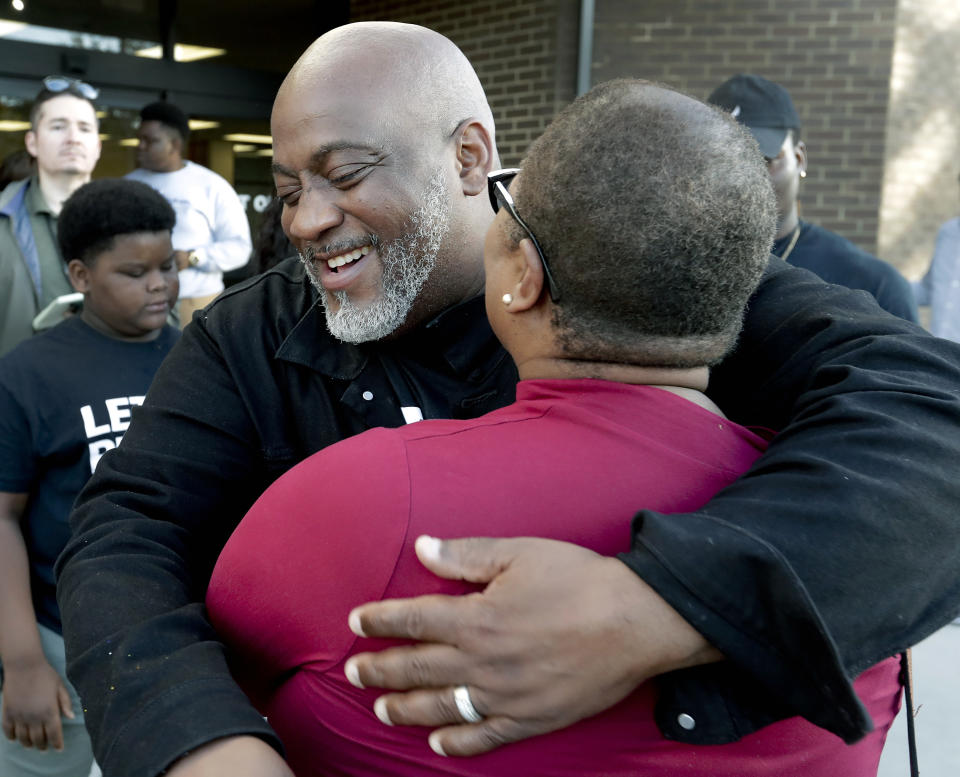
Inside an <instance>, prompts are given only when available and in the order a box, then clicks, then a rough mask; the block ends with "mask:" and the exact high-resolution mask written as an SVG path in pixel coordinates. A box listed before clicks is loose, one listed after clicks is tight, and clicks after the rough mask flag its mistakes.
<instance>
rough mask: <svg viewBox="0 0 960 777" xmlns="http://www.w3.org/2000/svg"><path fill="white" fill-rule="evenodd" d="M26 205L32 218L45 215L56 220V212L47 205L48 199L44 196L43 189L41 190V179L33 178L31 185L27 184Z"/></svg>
mask: <svg viewBox="0 0 960 777" xmlns="http://www.w3.org/2000/svg"><path fill="white" fill-rule="evenodd" d="M24 204H25V205H26V206H27V212H28V213H29V214H30V215H31V216H33V215H36V214H38V213H45V214H46V215H48V216H53V217H54V218H56V216H55V215H54V212H53V211H52V210H51V209H50V206H49V205H48V204H47V199H46V197H44V196H43V189H41V188H40V179H39V178H38V177H37V176H36V175H34V176H32V177H31V178H30V183H28V184H27V191H26V193H25V199H24Z"/></svg>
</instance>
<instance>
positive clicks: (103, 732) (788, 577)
mask: <svg viewBox="0 0 960 777" xmlns="http://www.w3.org/2000/svg"><path fill="white" fill-rule="evenodd" d="M482 305H483V301H482V300H481V299H475V300H471V301H468V302H466V303H464V304H462V305H459V306H456V307H454V308H452V309H450V310H448V311H446V312H444V313H443V314H441V315H440V316H438V317H437V318H436V319H434V320H433V321H431V322H429V323H427V324H425V325H423V326H420V327H418V328H416V329H415V330H414V331H411V332H410V333H408V334H406V335H404V336H402V337H398V338H395V339H393V340H385V341H381V342H377V343H369V344H364V345H360V346H355V345H347V344H344V343H340V342H338V341H336V340H335V339H334V338H332V337H331V336H330V335H329V333H328V332H327V330H326V326H325V322H324V317H323V312H322V310H321V309H320V308H319V307H318V303H317V296H316V293H315V292H314V290H313V289H312V288H311V287H310V285H309V283H308V282H307V281H306V280H305V278H304V275H303V272H302V269H301V268H300V267H299V265H298V264H295V263H293V262H287V263H285V264H283V265H280V266H279V267H278V268H275V269H274V270H272V271H271V272H269V273H267V274H265V275H263V276H259V277H257V278H254V279H251V280H250V281H248V282H246V283H244V284H241V285H240V286H238V287H234V288H232V289H230V290H228V291H227V292H226V293H225V294H224V295H223V296H222V297H220V298H219V299H218V300H217V301H216V302H215V303H213V304H212V305H211V306H210V307H209V308H208V309H207V310H206V311H205V312H203V313H201V314H199V316H198V317H197V318H195V319H194V322H193V323H192V324H191V325H190V326H188V327H187V328H186V330H185V331H184V334H183V336H182V338H181V340H180V342H179V343H178V344H177V346H176V347H175V348H174V349H173V351H172V352H171V354H170V357H169V358H168V359H167V361H166V362H165V363H164V365H163V366H162V367H161V369H160V371H159V373H158V374H157V377H156V380H155V382H154V384H153V386H152V387H151V389H150V391H149V393H148V395H147V398H146V401H145V403H144V406H143V407H142V408H139V409H138V412H137V413H136V414H135V415H134V418H133V422H132V424H131V426H130V428H129V430H128V431H127V433H126V434H125V436H124V440H123V444H122V445H121V446H120V447H119V448H118V449H117V450H116V451H112V452H110V453H108V454H107V455H106V456H105V457H104V459H103V460H102V461H101V462H100V465H99V466H98V468H97V472H96V474H95V475H94V477H93V478H92V479H91V481H90V483H89V485H88V486H87V488H86V489H85V490H84V492H83V493H82V494H81V496H80V498H79V500H78V503H77V508H76V510H75V512H74V515H73V517H72V522H73V525H74V537H73V539H72V541H71V543H70V545H68V547H67V549H66V550H65V551H64V554H63V556H62V557H61V559H60V561H59V562H58V570H59V572H60V581H59V600H60V605H61V609H62V612H63V626H64V637H65V639H66V643H67V654H68V658H69V670H70V676H71V679H72V680H73V681H74V683H75V684H76V685H77V687H78V688H79V690H80V693H81V696H82V697H83V699H84V705H85V708H86V721H87V726H88V727H89V729H90V731H91V733H92V736H93V740H94V743H95V752H96V756H97V759H98V761H100V762H101V764H103V765H104V767H105V772H106V773H111V772H115V773H122V774H124V775H129V777H154V775H156V774H158V773H159V772H160V771H161V770H162V769H163V768H165V767H166V766H167V765H168V764H169V763H171V762H172V761H173V760H175V759H176V758H177V757H179V756H180V755H182V754H183V753H184V752H185V751H187V750H189V749H191V748H194V747H196V746H198V745H200V744H202V743H204V742H207V741H210V740H212V739H215V738H218V737H223V736H228V735H233V734H241V733H248V734H255V735H258V736H262V737H264V738H267V739H269V740H271V741H274V742H276V740H275V738H274V735H273V733H272V732H271V731H270V729H269V727H268V726H267V725H266V723H265V722H264V721H263V719H262V718H261V717H260V716H259V715H258V714H257V712H256V710H254V709H253V708H252V707H251V706H250V704H249V702H248V701H247V700H246V697H245V696H244V695H243V693H242V692H241V691H240V690H239V688H238V687H237V686H236V684H235V683H234V682H233V680H232V678H231V676H230V673H229V670H228V668H227V665H226V661H225V659H224V656H223V648H222V647H221V645H220V644H219V643H218V642H217V638H216V634H215V633H214V632H213V630H212V628H211V627H210V625H209V623H208V621H207V619H206V617H205V614H204V609H203V605H202V602H203V597H204V593H205V587H206V583H207V580H208V579H209V574H210V571H211V569H212V566H213V564H214V563H215V561H216V558H217V555H218V553H219V551H220V548H221V547H222V546H223V543H224V542H225V541H226V539H227V537H228V536H229V534H230V532H231V531H232V530H233V528H234V526H235V525H236V524H237V522H238V521H239V520H240V518H241V517H242V516H243V515H244V513H245V512H246V510H247V509H248V508H249V507H250V505H251V504H252V502H253V501H254V500H255V499H256V498H257V497H258V496H259V494H260V493H261V492H262V491H263V490H264V488H265V487H266V486H267V485H268V484H269V483H271V482H272V481H273V480H274V479H276V477H278V476H279V475H280V474H282V473H283V472H284V471H286V470H287V469H289V468H290V467H291V466H292V465H294V464H295V463H297V462H298V461H300V460H302V459H304V458H305V457H307V456H309V455H310V454H311V453H314V452H315V451H317V450H320V449H321V448H324V447H326V446H327V445H330V444H332V443H334V442H336V441H338V440H340V439H343V438H344V437H347V436H350V435H353V434H357V433H358V432H361V431H363V430H365V429H368V428H370V427H372V426H376V425H387V426H397V425H400V424H402V423H403V422H404V420H405V418H404V411H403V409H402V408H404V407H407V408H410V407H416V408H418V409H419V412H420V413H421V414H422V415H423V416H424V417H425V418H437V417H443V418H449V417H471V416H478V415H481V414H483V413H485V412H487V411H488V410H491V409H493V408H496V407H500V406H503V405H505V404H508V403H509V402H511V401H512V400H513V398H514V391H515V381H516V371H515V368H514V366H513V363H512V361H511V360H510V359H509V357H508V356H507V355H506V354H505V352H504V351H503V349H502V348H501V347H500V345H499V344H498V343H497V341H496V339H495V338H494V337H493V335H492V332H491V331H490V328H489V325H488V324H487V322H486V320H485V317H484V315H483V307H482ZM880 334H882V335H886V336H883V337H878V336H875V335H880ZM958 387H960V346H957V345H955V344H952V343H947V342H945V341H938V340H935V339H932V338H930V337H928V336H926V335H925V334H924V333H923V332H922V331H921V330H920V329H919V328H918V327H915V326H913V325H912V324H909V323H907V322H903V321H899V320H897V319H894V318H893V317H891V316H888V315H886V314H884V313H882V311H880V310H879V308H878V307H877V306H876V304H875V302H874V301H873V300H872V299H870V298H869V296H868V295H867V294H865V293H853V292H849V291H848V290H846V289H840V288H839V287H832V286H828V285H825V284H823V283H821V282H820V281H819V280H818V279H816V278H815V277H814V276H813V275H812V274H810V273H807V272H806V271H803V270H798V269H794V268H788V267H787V265H785V264H784V263H782V262H779V261H775V262H772V264H771V269H770V271H768V273H767V276H766V277H765V279H764V281H763V283H762V284H761V287H760V289H759V290H758V292H757V294H756V295H755V296H754V298H753V300H752V301H751V312H750V315H749V316H748V318H747V322H746V326H745V329H744V333H743V335H742V338H741V345H740V347H739V348H738V350H737V352H736V353H735V354H734V355H733V356H731V357H729V358H728V359H727V360H726V361H725V362H724V364H723V365H722V366H721V367H719V368H717V369H716V370H715V371H714V373H713V377H712V379H711V387H710V391H711V394H712V396H713V397H714V399H715V400H716V401H717V402H718V404H719V405H720V406H721V407H723V408H724V410H725V411H726V412H727V414H728V415H729V416H730V417H731V418H733V419H734V420H736V421H738V422H741V423H747V424H756V425H763V426H767V427H770V428H775V429H779V428H784V427H786V428H785V430H784V431H783V432H782V433H781V434H780V435H779V436H778V437H777V439H775V440H774V441H773V443H772V444H771V446H770V449H769V450H768V452H767V453H766V454H765V455H764V456H763V457H762V458H761V459H760V460H759V461H758V462H757V463H756V465H755V466H754V467H753V468H752V469H751V471H750V472H749V473H747V475H745V476H744V477H743V478H741V479H740V480H739V481H737V482H736V483H734V484H733V485H732V486H730V487H729V488H727V489H725V490H724V491H723V492H721V494H720V495H718V496H717V497H716V498H714V499H713V500H712V501H711V502H710V503H709V504H708V505H707V506H706V507H705V508H704V509H702V510H700V511H698V512H696V513H690V514H684V515H674V516H662V515H658V514H655V513H649V512H641V513H640V514H638V516H637V518H636V519H635V521H634V527H633V528H634V543H633V548H632V549H631V551H630V552H628V553H625V554H622V555H621V558H622V559H623V561H624V562H625V563H627V564H628V565H629V566H630V567H631V568H632V569H634V570H635V571H637V572H638V573H639V574H640V575H641V576H642V577H643V578H644V579H645V580H646V581H647V582H648V583H649V584H650V585H652V586H653V587H654V588H655V589H656V590H657V591H658V592H659V593H660V594H661V595H662V596H663V597H664V598H665V599H666V600H667V601H668V602H669V603H670V604H671V605H672V606H673V607H674V608H675V609H677V610H678V611H679V612H680V613H681V614H682V615H683V616H684V617H685V618H686V619H687V620H688V622H690V623H691V624H692V625H693V626H694V627H695V628H697V629H698V630H699V631H700V632H701V633H702V634H704V636H705V637H706V638H707V639H708V640H709V641H710V642H711V643H712V644H714V645H715V646H717V647H718V648H719V649H720V650H721V652H723V653H724V655H725V656H726V658H727V661H725V662H722V663H719V664H715V665H709V666H704V667H697V668H694V669H689V670H684V671H680V672H674V673H671V674H668V675H664V676H662V677H660V678H658V680H657V682H658V684H659V690H660V703H659V705H658V709H657V713H656V714H657V720H658V723H659V725H660V727H661V730H662V731H663V733H664V734H665V735H666V736H668V737H671V738H676V739H681V740H683V741H687V742H692V743H714V742H728V741H732V740H735V739H737V738H739V737H741V736H743V735H745V734H747V733H750V732H751V731H754V730H756V729H757V728H758V727H760V726H763V725H766V724H767V723H770V722H772V721H774V720H777V719H780V718H783V717H785V716H789V715H796V714H801V715H804V716H805V717H807V718H808V719H810V720H811V721H813V722H815V723H817V724H818V725H821V726H824V727H827V728H829V729H830V730H832V731H834V732H835V733H837V734H838V735H840V736H841V737H843V738H844V739H846V740H848V741H851V740H854V739H856V738H858V737H860V736H862V735H863V733H865V731H866V730H868V729H869V727H870V721H869V719H868V718H867V715H866V713H865V711H864V709H863V707H862V705H861V704H860V702H859V700H858V699H857V697H856V696H855V694H854V693H853V690H852V687H851V684H850V678H852V677H853V676H854V675H855V674H857V673H859V672H860V671H862V670H863V669H865V668H867V667H868V666H870V665H872V664H873V663H876V662H877V661H879V660H880V659H882V658H885V657H887V656H890V655H893V654H894V653H896V652H897V651H899V650H900V649H902V648H904V647H905V646H907V645H909V644H911V643H913V642H916V641H918V640H919V639H921V638H923V637H924V636H926V635H927V634H929V633H931V632H932V631H933V630H934V629H935V628H937V627H939V626H940V625H942V624H944V623H946V622H947V621H948V620H949V619H950V618H951V617H952V616H953V615H954V614H955V613H956V611H957V610H958V609H960V605H958V603H960V575H957V574H956V570H957V569H958V568H960V522H958V521H956V520H955V513H956V505H957V504H958V503H960V479H957V478H956V477H954V476H953V475H952V474H950V470H949V468H951V467H953V466H954V465H953V462H956V461H960V397H958ZM345 465H346V464H345ZM350 465H351V466H357V463H356V462H350ZM360 466H362V463H360ZM891 472H894V473H896V475H897V480H896V481H892V480H890V479H889V473H891ZM330 477H331V478H335V477H336V472H331V473H330ZM375 487H376V484H375V483H372V484H371V488H375ZM323 488H324V484H323V482H322V481H321V482H318V483H317V484H316V489H315V494H314V497H315V498H316V499H317V501H318V503H319V504H322V501H323ZM637 507H638V508H641V507H642V505H637ZM351 518H352V517H351V516H345V519H346V520H350V519H351ZM370 541H371V542H376V537H371V538H370ZM318 595H322V592H318ZM108 689H109V690H108Z"/></svg>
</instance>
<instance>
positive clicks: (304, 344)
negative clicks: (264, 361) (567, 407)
mask: <svg viewBox="0 0 960 777" xmlns="http://www.w3.org/2000/svg"><path fill="white" fill-rule="evenodd" d="M500 347H501V346H500V343H499V341H498V340H497V339H496V337H495V336H494V334H493V330H492V329H491V328H490V324H489V322H488V321H487V314H486V310H485V308H484V299H483V295H482V294H481V295H479V296H477V297H474V298H472V299H469V300H467V301H466V302H461V303H458V304H456V305H453V306H451V307H449V308H447V309H446V310H444V311H443V312H441V313H439V314H438V315H437V316H435V317H434V318H432V319H431V320H430V321H428V322H427V323H425V324H421V325H420V326H418V327H417V328H416V329H414V330H413V331H411V332H408V333H407V334H405V335H403V336H402V337H398V338H397V339H396V340H388V341H378V342H376V343H363V344H361V345H354V344H352V343H344V342H341V341H340V340H337V339H336V338H334V337H333V336H332V335H331V334H330V332H329V331H328V330H327V324H326V317H325V314H324V311H323V305H322V304H321V303H320V300H319V299H317V300H316V302H315V304H314V305H313V306H312V307H311V308H310V309H309V310H308V311H307V312H306V313H305V314H304V315H303V316H302V317H301V318H300V320H299V321H298V322H297V323H296V324H295V325H294V327H293V329H292V330H291V331H290V334H289V335H287V337H286V338H285V339H284V341H283V342H282V343H281V344H280V347H279V348H278V349H277V352H276V354H275V358H277V359H282V360H283V361H288V362H293V363H295V364H301V365H303V366H305V367H309V368H310V369H313V370H315V371H317V372H319V373H321V374H324V375H328V376H329V377H331V378H339V379H342V380H353V379H355V378H356V377H357V376H358V375H359V374H360V372H361V371H362V370H363V368H364V366H365V365H366V363H367V358H368V355H369V354H370V353H371V352H372V351H375V350H383V351H389V352H392V353H396V354H398V355H400V354H403V355H406V356H407V357H409V358H412V359H415V360H416V361H419V362H424V363H430V362H436V361H438V360H440V361H442V362H445V363H446V365H447V366H448V367H449V369H451V370H453V372H454V373H455V374H457V375H459V376H461V377H468V376H469V374H470V373H471V372H472V371H473V370H474V369H475V368H476V367H477V365H478V363H482V362H483V361H484V360H485V359H486V358H487V357H489V355H490V353H491V350H494V349H499V348H500Z"/></svg>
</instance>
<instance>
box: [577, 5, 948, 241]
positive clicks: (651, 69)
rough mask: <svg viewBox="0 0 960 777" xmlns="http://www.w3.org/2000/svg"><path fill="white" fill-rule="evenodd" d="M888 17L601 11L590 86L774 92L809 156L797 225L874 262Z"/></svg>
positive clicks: (703, 8) (869, 8) (830, 12)
mask: <svg viewBox="0 0 960 777" xmlns="http://www.w3.org/2000/svg"><path fill="white" fill-rule="evenodd" d="M917 1H918V2H919V1H920V0H917ZM945 1H946V2H955V1H956V0H945ZM895 6H896V0H644V2H630V1H629V0H598V2H597V4H596V24H595V33H594V56H593V67H592V76H593V81H594V83H596V82H599V81H603V80H607V79H610V78H615V77H619V76H626V75H630V76H639V77H643V78H649V79H651V80H657V81H663V82H666V83H668V84H670V85H672V86H676V87H679V88H681V89H684V90H685V91H687V92H690V93H691V94H693V95H695V96H697V97H700V98H706V96H707V95H708V94H709V93H710V92H711V91H712V89H713V88H714V87H715V86H717V85H718V84H719V83H721V82H722V81H724V80H725V79H726V78H728V77H729V76H731V75H733V74H734V73H738V72H752V73H757V74H759V75H762V76H765V77H766V78H769V79H771V80H773V81H776V82H778V83H780V84H782V85H783V86H785V87H786V88H787V89H788V90H789V91H790V93H791V96H792V97H793V100H794V102H795V103H796V106H797V111H798V112H799V114H800V119H801V121H802V122H803V125H804V127H803V131H802V137H803V140H804V142H805V143H806V145H807V151H808V160H809V171H808V173H809V174H808V176H807V178H806V179H805V180H804V181H803V183H802V185H801V192H800V203H801V204H800V208H801V215H802V217H803V218H805V219H809V220H811V221H815V222H817V223H819V224H822V225H823V226H825V227H827V228H829V229H832V230H834V231H836V232H839V233H841V234H843V235H845V236H847V237H849V238H850V239H851V240H853V241H854V242H856V243H858V244H859V245H861V246H863V247H864V248H866V249H867V250H869V251H876V240H877V231H878V218H879V211H880V196H881V188H882V179H883V163H884V134H885V123H886V114H887V103H888V96H889V82H890V72H891V60H892V51H893V43H894V33H895V16H896V14H895Z"/></svg>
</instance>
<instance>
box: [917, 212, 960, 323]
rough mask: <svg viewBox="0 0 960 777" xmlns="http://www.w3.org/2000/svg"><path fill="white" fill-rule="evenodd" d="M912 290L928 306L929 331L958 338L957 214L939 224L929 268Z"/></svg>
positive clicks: (959, 235) (959, 233)
mask: <svg viewBox="0 0 960 777" xmlns="http://www.w3.org/2000/svg"><path fill="white" fill-rule="evenodd" d="M913 293H914V294H915V295H916V297H917V304H918V305H929V306H930V331H931V332H933V334H935V335H936V336H937V337H945V338H947V339H948V340H954V341H956V342H960V218H956V219H950V221H948V222H947V223H946V224H944V225H943V226H942V227H940V231H939V232H938V233H937V244H936V247H935V248H934V250H933V260H932V261H931V262H930V268H929V269H928V270H927V274H926V275H924V276H923V278H921V279H920V280H919V281H914V283H913Z"/></svg>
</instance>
